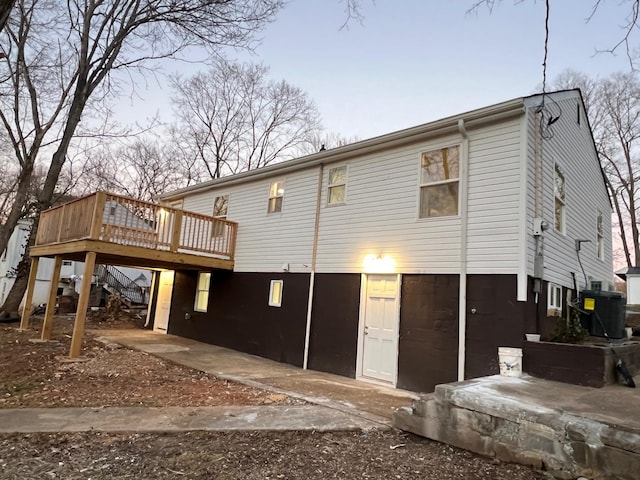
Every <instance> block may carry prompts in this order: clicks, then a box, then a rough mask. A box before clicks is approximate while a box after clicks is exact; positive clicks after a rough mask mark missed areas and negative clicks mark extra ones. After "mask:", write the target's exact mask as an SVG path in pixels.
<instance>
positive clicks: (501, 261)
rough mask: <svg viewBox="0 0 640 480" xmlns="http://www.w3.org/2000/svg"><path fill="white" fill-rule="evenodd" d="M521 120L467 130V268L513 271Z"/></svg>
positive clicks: (516, 247)
mask: <svg viewBox="0 0 640 480" xmlns="http://www.w3.org/2000/svg"><path fill="white" fill-rule="evenodd" d="M520 130H521V121H520V119H519V118H515V119H513V120H510V121H507V122H503V123H499V124H496V125H493V126H488V127H485V128H482V129H478V130H471V131H470V132H469V166H468V169H469V187H468V209H467V272H468V273H470V274H474V273H476V274H480V273H482V274H488V273H492V274H515V273H517V272H518V253H519V250H520V240H519V235H518V229H519V219H520V215H519V198H520V176H521V175H523V174H524V172H521V170H520V155H521V150H522V149H521V145H520V143H521V138H522V136H521V132H520Z"/></svg>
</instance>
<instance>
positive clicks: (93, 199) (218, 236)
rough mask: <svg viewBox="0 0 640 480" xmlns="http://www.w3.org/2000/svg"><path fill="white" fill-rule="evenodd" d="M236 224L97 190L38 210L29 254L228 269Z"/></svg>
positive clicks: (233, 245) (149, 264)
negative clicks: (33, 244) (89, 255)
mask: <svg viewBox="0 0 640 480" xmlns="http://www.w3.org/2000/svg"><path fill="white" fill-rule="evenodd" d="M237 229H238V225H237V224H236V223H235V222H230V221H227V220H223V219H218V218H213V217H209V216H206V215H201V214H198V213H194V212H187V211H184V210H180V209H176V208H171V207H168V206H164V205H159V204H155V203H150V202H143V201H140V200H134V199H131V198H127V197H123V196H119V195H114V194H109V193H105V192H97V193H95V194H93V195H89V196H87V197H83V198H80V199H78V200H75V201H73V202H69V203H66V204H64V205H60V206H58V207H55V208H51V209H49V210H46V211H44V212H42V213H41V215H40V225H39V227H38V232H37V235H36V242H35V246H34V247H32V248H31V250H30V251H29V254H30V256H31V257H55V256H60V257H62V258H64V259H69V260H78V261H84V259H85V255H86V254H87V253H88V252H95V254H96V263H98V264H108V265H130V266H137V267H144V268H163V269H176V268H183V269H212V268H218V269H226V270H232V269H233V257H234V251H235V242H236V234H237Z"/></svg>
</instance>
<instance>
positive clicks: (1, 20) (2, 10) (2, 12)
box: [0, 0, 16, 30]
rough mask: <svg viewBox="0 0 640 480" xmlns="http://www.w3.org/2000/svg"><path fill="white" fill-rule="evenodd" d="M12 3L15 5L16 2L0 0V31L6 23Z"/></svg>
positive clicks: (13, 0) (14, 0)
mask: <svg viewBox="0 0 640 480" xmlns="http://www.w3.org/2000/svg"><path fill="white" fill-rule="evenodd" d="M14 3H16V0H0V30H2V29H3V28H4V26H5V24H6V23H7V20H8V19H9V14H10V13H11V9H12V8H13V4H14Z"/></svg>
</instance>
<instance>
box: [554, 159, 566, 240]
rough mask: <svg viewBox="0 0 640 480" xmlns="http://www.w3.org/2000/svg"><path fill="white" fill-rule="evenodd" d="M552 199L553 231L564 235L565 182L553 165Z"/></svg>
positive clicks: (556, 166) (556, 167) (562, 174)
mask: <svg viewBox="0 0 640 480" xmlns="http://www.w3.org/2000/svg"><path fill="white" fill-rule="evenodd" d="M553 199H554V218H555V221H554V226H555V229H556V230H557V231H558V232H560V233H562V234H564V233H565V228H566V198H565V180H564V173H563V172H562V169H561V168H560V167H559V166H558V164H556V165H555V170H554V182H553Z"/></svg>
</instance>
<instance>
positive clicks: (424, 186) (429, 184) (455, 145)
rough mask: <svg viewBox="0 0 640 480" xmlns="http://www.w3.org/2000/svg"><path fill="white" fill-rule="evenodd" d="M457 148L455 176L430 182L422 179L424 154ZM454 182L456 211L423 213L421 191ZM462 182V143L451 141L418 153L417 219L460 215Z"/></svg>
mask: <svg viewBox="0 0 640 480" xmlns="http://www.w3.org/2000/svg"><path fill="white" fill-rule="evenodd" d="M451 149H457V151H458V159H457V160H458V172H457V176H456V177H453V178H448V179H444V180H437V181H432V182H425V181H424V179H423V178H424V177H423V176H424V158H425V156H426V155H428V154H431V153H434V152H442V151H443V150H451ZM451 184H455V185H456V186H457V191H456V211H455V213H444V214H442V215H428V214H423V210H422V205H423V192H424V191H426V190H427V189H428V188H431V187H438V186H442V185H451ZM461 184H462V145H461V144H460V143H453V144H450V145H445V146H441V147H436V148H431V149H428V150H423V151H422V152H421V153H420V165H419V173H418V219H420V220H427V219H435V218H446V217H458V216H460V188H461Z"/></svg>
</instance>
